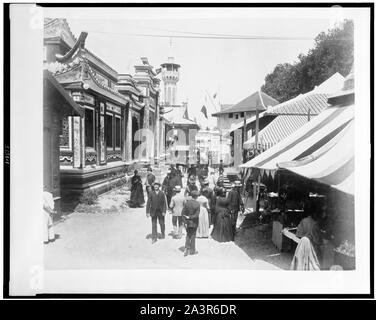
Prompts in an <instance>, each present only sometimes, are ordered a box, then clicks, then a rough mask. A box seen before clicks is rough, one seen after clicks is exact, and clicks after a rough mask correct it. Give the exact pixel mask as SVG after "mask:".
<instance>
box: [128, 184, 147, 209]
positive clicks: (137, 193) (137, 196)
mask: <svg viewBox="0 0 376 320" xmlns="http://www.w3.org/2000/svg"><path fill="white" fill-rule="evenodd" d="M144 204H145V199H144V190H143V189H142V184H141V183H137V184H136V185H135V186H134V187H133V188H132V191H131V198H130V201H129V206H130V207H132V208H137V207H140V206H142V205H144Z"/></svg>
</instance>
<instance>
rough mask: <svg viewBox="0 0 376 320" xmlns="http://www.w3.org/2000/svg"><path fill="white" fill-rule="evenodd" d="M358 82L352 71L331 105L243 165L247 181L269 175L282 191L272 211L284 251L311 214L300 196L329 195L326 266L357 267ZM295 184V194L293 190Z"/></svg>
mask: <svg viewBox="0 0 376 320" xmlns="http://www.w3.org/2000/svg"><path fill="white" fill-rule="evenodd" d="M353 85H354V83H353V73H352V72H351V73H350V75H349V76H348V77H347V78H346V80H345V82H344V86H343V89H342V91H341V92H339V93H337V94H335V95H333V96H330V97H329V98H328V103H329V104H331V106H329V107H328V108H327V109H325V110H324V111H323V112H321V113H320V114H319V115H318V116H316V117H315V119H313V120H312V121H310V122H309V123H307V124H306V125H304V126H303V127H301V128H300V129H299V130H297V131H296V132H295V133H294V134H292V135H290V136H289V137H287V138H286V139H284V140H282V141H281V142H280V143H278V144H276V145H275V146H273V147H272V148H270V149H268V150H267V151H265V152H264V153H262V154H261V155H259V156H257V157H256V158H254V159H252V160H250V161H249V162H247V163H245V164H243V165H241V168H242V169H243V170H244V176H245V177H246V179H247V177H249V176H251V175H252V176H253V178H254V177H255V176H258V177H260V178H259V181H261V182H265V178H266V177H273V179H274V180H276V181H277V188H276V189H275V190H273V191H276V193H277V194H278V200H279V208H278V209H276V210H273V231H272V241H273V243H274V244H275V245H276V246H277V247H278V248H279V249H280V250H283V249H284V243H286V242H287V243H290V242H289V240H288V239H292V240H293V242H298V239H297V237H296V236H294V232H296V229H297V226H298V224H299V222H300V221H301V220H302V219H303V218H304V217H305V215H306V212H305V207H304V204H305V202H304V201H301V200H304V199H311V198H315V197H316V198H318V197H320V198H321V197H322V196H323V198H325V203H326V204H325V205H326V207H327V209H326V211H327V215H326V219H325V222H324V223H323V225H324V226H323V229H324V231H325V233H326V236H327V239H329V241H328V242H327V244H328V245H327V246H326V248H324V249H323V258H325V260H324V261H323V264H322V268H323V269H326V268H330V267H331V266H332V265H334V264H338V265H341V266H342V267H343V268H344V269H354V268H355V252H354V248H355V227H354V189H353V182H354V108H355V105H354V90H353ZM290 188H292V189H293V192H291V191H290V192H289V189H290ZM290 195H293V196H294V195H295V198H296V199H291V197H290ZM291 200H292V201H291ZM286 240H287V241H286ZM290 244H291V243H290Z"/></svg>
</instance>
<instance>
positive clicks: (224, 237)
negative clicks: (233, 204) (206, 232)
mask: <svg viewBox="0 0 376 320" xmlns="http://www.w3.org/2000/svg"><path fill="white" fill-rule="evenodd" d="M228 205H229V200H228V198H227V197H226V189H225V188H220V189H219V190H218V197H217V200H216V205H215V213H216V217H215V223H214V228H213V231H212V234H211V236H212V238H213V239H214V240H216V241H218V242H228V241H233V240H234V229H233V224H232V220H231V215H230V211H229V209H228Z"/></svg>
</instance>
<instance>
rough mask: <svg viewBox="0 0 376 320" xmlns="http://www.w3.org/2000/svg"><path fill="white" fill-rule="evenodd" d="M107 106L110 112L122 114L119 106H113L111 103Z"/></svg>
mask: <svg viewBox="0 0 376 320" xmlns="http://www.w3.org/2000/svg"><path fill="white" fill-rule="evenodd" d="M106 105H107V110H108V111H112V112H115V113H118V114H121V108H120V107H119V106H117V105H114V104H112V103H110V102H107V103H106Z"/></svg>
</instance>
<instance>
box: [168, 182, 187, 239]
mask: <svg viewBox="0 0 376 320" xmlns="http://www.w3.org/2000/svg"><path fill="white" fill-rule="evenodd" d="M174 192H175V195H174V196H173V197H172V198H171V203H170V208H171V210H172V225H173V228H174V231H173V237H174V239H181V236H182V233H183V220H182V216H181V212H182V210H183V207H184V202H185V197H184V195H183V194H182V193H181V186H179V185H178V186H175V187H174Z"/></svg>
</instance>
